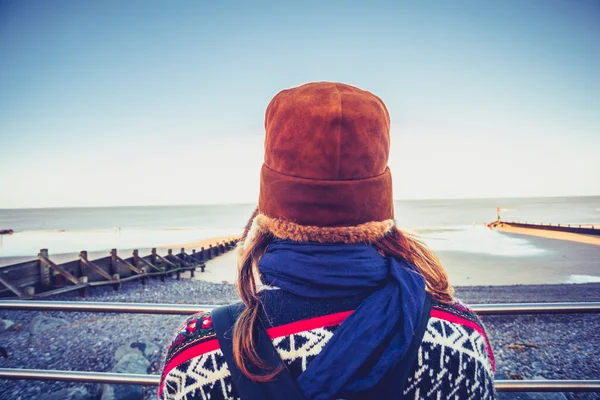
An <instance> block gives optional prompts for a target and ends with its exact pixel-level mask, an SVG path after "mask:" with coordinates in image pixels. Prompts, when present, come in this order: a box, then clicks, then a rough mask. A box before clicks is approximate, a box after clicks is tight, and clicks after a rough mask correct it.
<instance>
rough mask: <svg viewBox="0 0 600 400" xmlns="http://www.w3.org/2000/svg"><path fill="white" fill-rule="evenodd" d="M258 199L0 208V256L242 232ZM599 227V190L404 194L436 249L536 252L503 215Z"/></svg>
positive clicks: (406, 206)
mask: <svg viewBox="0 0 600 400" xmlns="http://www.w3.org/2000/svg"><path fill="white" fill-rule="evenodd" d="M255 207H256V205H255V204H222V205H186V206H143V207H93V208H37V209H0V230H1V229H12V230H14V234H12V235H0V258H5V257H20V256H36V255H37V254H38V253H39V250H40V249H42V248H45V249H48V250H49V253H50V254H51V255H52V254H64V253H78V252H79V251H81V250H87V251H104V250H106V251H109V250H110V249H112V248H117V249H134V248H140V249H142V248H150V247H163V246H168V245H177V244H185V243H192V242H197V241H200V240H204V239H209V238H214V237H223V236H234V235H239V234H240V233H241V232H242V230H243V227H244V226H245V225H246V223H247V221H248V218H249V216H250V215H251V214H252V211H253V210H254V209H255ZM497 208H500V214H501V217H502V219H503V220H507V221H511V220H512V221H521V222H529V223H545V224H547V223H553V224H558V223H560V224H591V225H593V224H595V225H597V226H600V196H587V197H541V198H499V199H448V200H443V199H441V200H440V199H436V200H398V201H396V202H395V218H396V221H397V224H398V225H399V226H400V227H401V228H403V229H405V230H408V231H410V232H412V233H414V234H416V235H418V236H419V237H420V238H421V239H422V240H423V241H425V242H426V243H427V244H428V245H429V247H431V248H432V249H433V250H444V251H451V252H466V253H482V254H488V255H495V256H500V257H501V256H524V257H526V256H534V255H536V254H539V253H540V252H544V251H545V250H544V249H543V248H540V247H539V246H535V245H533V244H531V243H530V242H529V241H528V240H527V239H526V238H517V237H511V236H507V235H503V234H500V233H498V232H495V231H491V230H490V229H489V228H487V227H486V224H487V223H489V222H492V221H495V220H496V219H497Z"/></svg>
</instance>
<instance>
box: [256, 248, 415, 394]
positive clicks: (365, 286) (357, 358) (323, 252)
mask: <svg viewBox="0 0 600 400" xmlns="http://www.w3.org/2000/svg"><path fill="white" fill-rule="evenodd" d="M259 270H260V274H261V276H262V280H263V282H264V283H265V284H267V285H272V286H276V287H279V288H280V289H281V290H285V291H287V292H290V293H293V294H296V295H299V296H303V297H309V298H321V299H335V298H344V297H348V296H359V295H365V296H368V297H367V298H366V299H365V300H364V301H363V302H362V303H361V304H360V306H358V307H357V308H356V310H355V311H354V312H353V313H352V314H351V315H350V316H349V317H348V318H347V319H346V320H345V321H344V322H343V323H342V324H341V325H340V327H339V328H338V329H337V330H336V332H335V334H334V335H333V337H332V338H331V339H330V340H329V342H328V343H327V345H326V346H325V348H324V349H323V351H321V353H320V354H319V355H318V356H317V357H315V359H314V360H312V362H311V363H310V365H309V367H308V368H307V369H306V371H304V372H303V373H302V375H300V377H299V378H298V380H297V382H298V385H299V386H300V389H301V390H302V392H303V393H304V396H305V397H306V398H307V399H308V400H322V399H332V398H335V396H336V395H340V394H342V393H344V394H354V393H360V392H363V391H365V390H368V389H371V388H373V387H375V386H376V385H377V383H378V382H379V381H380V380H381V379H382V378H383V377H384V375H385V374H386V373H387V372H388V371H390V370H391V369H392V368H393V367H394V366H395V365H396V364H397V363H398V362H399V361H400V360H402V358H403V357H404V355H405V354H406V352H407V350H408V347H409V345H410V342H411V339H412V336H413V334H414V333H415V330H416V329H417V326H418V324H419V319H420V316H421V314H422V311H423V307H424V302H425V281H424V279H423V277H422V276H421V275H420V274H419V273H418V272H416V269H415V268H414V267H413V266H411V265H409V264H407V263H405V262H402V261H399V260H396V259H394V258H391V257H383V256H382V255H381V254H379V252H378V251H377V250H376V249H375V248H374V247H372V246H370V245H367V244H317V243H311V244H306V243H297V242H293V241H289V240H276V241H274V242H273V243H272V244H271V245H269V248H268V249H267V252H266V254H265V255H264V256H263V257H262V259H261V260H260V262H259Z"/></svg>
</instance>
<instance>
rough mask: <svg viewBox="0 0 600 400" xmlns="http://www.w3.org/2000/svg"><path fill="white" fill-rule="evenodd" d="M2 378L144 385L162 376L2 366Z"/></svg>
mask: <svg viewBox="0 0 600 400" xmlns="http://www.w3.org/2000/svg"><path fill="white" fill-rule="evenodd" d="M0 379H26V380H36V381H67V382H89V383H128V384H131V385H142V386H158V385H159V383H160V376H158V375H143V374H119V373H116V372H87V371H58V370H44V369H17V368H0Z"/></svg>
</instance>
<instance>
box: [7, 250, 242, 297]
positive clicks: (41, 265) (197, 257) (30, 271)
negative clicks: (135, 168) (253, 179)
mask: <svg viewBox="0 0 600 400" xmlns="http://www.w3.org/2000/svg"><path fill="white" fill-rule="evenodd" d="M237 242H238V239H231V240H228V241H222V242H219V243H215V245H214V246H213V245H212V244H211V245H209V247H208V248H204V247H202V248H201V249H200V250H199V251H196V250H195V249H194V250H192V252H191V253H190V254H188V253H186V252H185V249H184V248H181V251H180V252H179V253H174V252H173V250H171V249H169V250H168V251H167V254H165V255H160V254H158V252H157V251H156V248H153V249H152V251H151V252H150V254H148V255H145V256H141V255H140V254H139V251H138V250H133V253H132V254H131V255H130V256H125V255H124V254H123V255H120V254H119V253H118V252H117V250H116V249H112V250H111V251H110V253H109V255H108V256H107V257H103V258H99V259H95V260H90V259H88V253H87V251H85V250H84V251H81V252H80V253H79V259H78V260H74V261H70V262H66V263H63V264H55V263H54V262H52V260H51V259H50V257H49V256H48V249H42V250H40V253H39V254H38V258H37V260H32V261H26V262H22V263H18V264H13V265H6V266H3V267H0V298H9V297H18V298H21V299H35V298H40V297H46V296H52V295H55V294H59V293H64V292H70V291H73V290H78V291H79V293H80V295H82V296H86V295H87V293H88V289H89V288H90V287H94V286H103V285H112V286H113V287H114V289H115V290H118V289H120V288H121V285H122V284H123V283H124V282H128V281H133V280H140V281H141V283H142V285H145V284H146V283H147V281H148V279H149V278H160V279H161V280H162V281H164V280H165V277H171V276H176V277H177V279H181V273H182V272H185V271H190V273H191V276H192V277H193V276H194V272H195V271H196V269H198V268H200V270H201V271H202V272H204V268H205V266H206V264H205V262H206V261H208V260H210V259H212V258H214V257H217V256H219V255H221V254H223V253H226V252H227V251H229V250H231V249H233V248H234V247H235V245H236V243H237Z"/></svg>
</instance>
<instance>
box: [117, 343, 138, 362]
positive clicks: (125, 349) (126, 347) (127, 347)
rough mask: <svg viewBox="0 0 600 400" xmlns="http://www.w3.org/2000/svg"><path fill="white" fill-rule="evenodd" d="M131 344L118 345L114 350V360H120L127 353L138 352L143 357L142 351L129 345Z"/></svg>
mask: <svg viewBox="0 0 600 400" xmlns="http://www.w3.org/2000/svg"><path fill="white" fill-rule="evenodd" d="M132 344H133V343H131V344H124V345H122V346H119V348H118V349H117V351H115V361H117V362H119V361H121V359H122V358H123V357H125V356H126V355H127V354H139V355H140V356H142V357H143V356H144V353H142V352H141V351H140V349H139V348H136V347H132V346H131V345H132Z"/></svg>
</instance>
